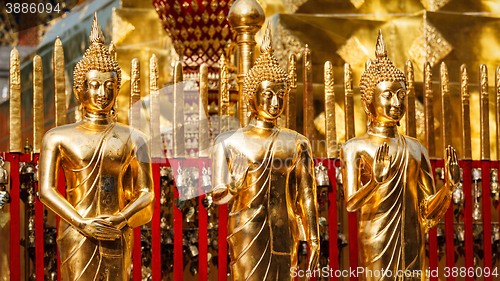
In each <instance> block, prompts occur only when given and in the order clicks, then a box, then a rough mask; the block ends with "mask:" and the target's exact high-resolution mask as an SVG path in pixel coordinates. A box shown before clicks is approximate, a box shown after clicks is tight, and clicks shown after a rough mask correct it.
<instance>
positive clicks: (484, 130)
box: [479, 64, 490, 160]
mask: <svg viewBox="0 0 500 281" xmlns="http://www.w3.org/2000/svg"><path fill="white" fill-rule="evenodd" d="M479 94H480V100H481V101H480V108H479V111H480V114H481V131H480V134H481V137H480V139H481V160H490V119H489V113H490V112H489V100H488V69H487V68H486V65H485V64H481V66H480V67H479Z"/></svg>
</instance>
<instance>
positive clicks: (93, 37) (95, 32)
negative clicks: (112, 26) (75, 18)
mask: <svg viewBox="0 0 500 281" xmlns="http://www.w3.org/2000/svg"><path fill="white" fill-rule="evenodd" d="M94 43H100V44H104V35H103V34H102V30H101V25H100V24H99V20H98V19H97V12H94V22H93V23H92V31H91V32H90V37H89V44H90V45H92V44H94Z"/></svg>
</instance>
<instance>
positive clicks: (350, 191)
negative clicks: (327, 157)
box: [340, 147, 377, 212]
mask: <svg viewBox="0 0 500 281" xmlns="http://www.w3.org/2000/svg"><path fill="white" fill-rule="evenodd" d="M351 148H352V147H342V149H341V150H340V159H341V161H342V182H343V185H344V193H345V198H346V199H345V200H346V208H347V211H348V212H355V211H357V210H359V208H361V206H363V205H364V204H365V203H366V202H367V201H368V200H369V199H370V198H371V197H372V195H373V193H374V192H375V190H376V188H375V187H376V186H377V185H376V184H375V180H374V179H373V178H370V180H369V181H368V182H367V183H366V184H365V185H364V186H362V187H361V188H359V189H358V186H360V185H361V181H360V176H359V170H360V165H359V164H360V163H359V162H360V161H362V159H361V156H360V155H359V154H358V153H357V151H354V150H353V149H351ZM365 162H366V161H365Z"/></svg>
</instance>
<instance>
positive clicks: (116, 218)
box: [98, 213, 127, 229]
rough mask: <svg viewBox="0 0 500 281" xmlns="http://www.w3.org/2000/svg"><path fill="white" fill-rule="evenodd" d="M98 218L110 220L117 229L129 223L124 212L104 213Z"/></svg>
mask: <svg viewBox="0 0 500 281" xmlns="http://www.w3.org/2000/svg"><path fill="white" fill-rule="evenodd" d="M98 218H99V219H103V220H105V221H107V222H109V223H110V224H111V225H112V226H113V227H114V228H116V229H122V228H123V227H124V226H126V225H127V219H126V218H125V216H123V214H122V213H118V214H117V215H103V216H99V217H98Z"/></svg>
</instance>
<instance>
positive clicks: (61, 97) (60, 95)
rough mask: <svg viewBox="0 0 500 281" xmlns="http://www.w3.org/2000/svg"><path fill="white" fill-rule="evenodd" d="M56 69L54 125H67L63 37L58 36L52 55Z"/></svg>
mask: <svg viewBox="0 0 500 281" xmlns="http://www.w3.org/2000/svg"><path fill="white" fill-rule="evenodd" d="M52 63H53V66H54V67H53V69H54V98H55V101H54V105H55V108H56V112H55V119H54V126H55V127H57V126H62V125H66V123H67V118H66V111H67V110H66V80H65V73H64V50H63V45H62V42H61V39H59V36H57V39H56V42H55V44H54V53H53V56H52Z"/></svg>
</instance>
